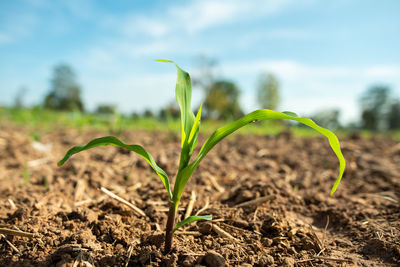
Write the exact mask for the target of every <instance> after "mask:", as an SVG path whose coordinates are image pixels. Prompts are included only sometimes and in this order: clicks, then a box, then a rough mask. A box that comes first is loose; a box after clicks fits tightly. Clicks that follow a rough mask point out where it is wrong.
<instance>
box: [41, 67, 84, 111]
mask: <svg viewBox="0 0 400 267" xmlns="http://www.w3.org/2000/svg"><path fill="white" fill-rule="evenodd" d="M44 107H45V108H50V109H58V110H80V111H83V110H84V107H83V102H82V100H81V88H80V86H79V85H78V83H77V81H76V75H75V73H74V71H73V70H72V68H71V67H70V66H68V65H63V64H61V65H58V66H56V67H54V69H53V78H52V79H51V89H50V92H49V94H48V95H47V96H46V98H45V100H44Z"/></svg>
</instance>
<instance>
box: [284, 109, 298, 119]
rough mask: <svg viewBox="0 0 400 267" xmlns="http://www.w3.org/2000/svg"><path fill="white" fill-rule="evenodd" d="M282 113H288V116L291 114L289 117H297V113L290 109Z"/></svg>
mask: <svg viewBox="0 0 400 267" xmlns="http://www.w3.org/2000/svg"><path fill="white" fill-rule="evenodd" d="M282 113H283V114H286V115H289V116H291V117H296V118H298V117H299V115H297V114H296V113H294V112H291V111H283V112H282Z"/></svg>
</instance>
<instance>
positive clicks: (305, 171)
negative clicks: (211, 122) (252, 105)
mask: <svg viewBox="0 0 400 267" xmlns="http://www.w3.org/2000/svg"><path fill="white" fill-rule="evenodd" d="M103 135H104V133H101V132H96V131H78V130H72V129H71V130H65V131H55V132H52V133H48V134H45V135H43V136H42V137H41V139H40V142H37V141H33V139H32V138H30V137H29V135H28V132H27V131H26V130H24V129H23V128H17V127H14V126H2V128H1V130H0V181H1V183H0V201H1V205H0V227H1V228H7V229H12V230H15V231H23V232H27V233H31V234H34V235H35V237H33V238H32V237H20V236H15V235H13V234H8V235H2V236H1V240H0V255H1V256H0V266H79V265H81V266H83V265H85V266H90V265H93V266H195V265H198V266H398V265H399V264H400V230H399V229H400V205H399V201H400V197H399V196H400V194H399V192H400V146H399V144H397V143H396V142H395V141H393V140H390V139H382V138H372V139H368V140H366V139H359V138H357V139H348V140H343V141H342V149H343V152H344V155H345V158H346V159H347V170H346V173H345V176H344V178H343V181H342V183H341V185H340V186H339V189H338V191H337V192H336V194H335V195H334V197H330V196H329V192H330V189H331V187H332V185H333V182H334V180H335V178H336V175H337V173H338V163H337V159H336V158H335V156H334V154H333V152H332V151H331V150H330V148H329V145H328V144H327V142H326V141H325V140H324V139H322V138H303V139H301V138H295V137H292V136H291V135H281V136H277V137H262V136H238V135H237V136H234V137H232V138H229V139H227V140H225V141H223V142H221V143H220V144H219V145H218V146H217V147H216V149H215V150H213V151H211V152H210V155H209V156H208V157H206V158H205V159H204V161H203V162H202V164H201V165H200V167H199V168H198V170H197V171H196V172H195V174H194V176H193V178H192V180H191V181H190V182H189V184H188V186H187V188H186V191H185V193H184V195H183V197H182V205H181V207H182V209H181V210H180V211H179V219H181V218H182V217H183V216H184V214H185V212H186V207H187V205H188V203H189V201H190V199H191V196H192V193H191V192H192V191H194V192H195V194H196V199H197V201H196V202H195V204H194V208H193V211H192V214H196V213H198V212H200V213H201V214H212V215H213V221H212V222H201V221H199V222H198V223H196V224H191V225H188V226H186V227H185V228H183V229H182V230H179V231H177V232H176V236H175V239H174V245H173V247H174V248H173V251H172V253H170V254H168V255H163V253H162V249H163V242H164V240H163V230H164V227H165V224H166V219H167V218H166V215H167V214H166V213H167V209H168V206H167V203H168V196H167V195H166V193H165V189H164V188H163V185H162V183H161V182H160V181H159V180H158V177H157V175H156V174H155V173H153V172H152V170H151V169H150V167H149V166H147V165H146V162H145V161H143V160H142V159H140V158H139V157H137V156H136V155H133V154H131V153H130V152H127V151H125V150H122V149H118V148H115V147H106V148H101V149H93V150H90V151H87V152H85V153H82V154H79V155H76V156H74V157H72V158H71V160H70V161H69V162H68V163H67V164H66V166H64V167H62V168H58V167H57V166H56V162H57V161H58V160H59V159H61V157H62V156H63V154H64V152H65V151H66V150H67V149H68V148H70V147H71V146H73V145H77V144H84V143H86V142H87V141H89V140H91V139H92V138H95V137H100V136H103ZM171 136H173V134H171V133H162V132H144V131H135V132H131V133H123V134H122V136H121V139H122V140H124V141H126V142H127V143H132V144H133V143H136V144H142V145H143V146H144V147H145V148H146V149H147V150H148V151H149V152H150V153H151V154H152V155H153V156H154V158H155V159H156V160H157V162H158V163H159V165H160V166H161V167H162V168H164V169H165V170H166V172H167V173H168V175H169V176H170V177H174V175H175V173H174V171H175V170H176V165H177V164H178V161H179V153H178V151H179V146H180V143H179V138H171ZM202 141H204V138H200V142H202ZM101 187H104V188H106V189H108V190H110V191H112V192H113V193H114V194H116V195H118V196H119V197H122V198H123V199H125V200H127V201H129V202H131V203H133V204H134V205H135V206H136V207H138V208H139V209H140V210H142V211H144V215H145V216H143V215H141V214H140V213H138V212H137V211H135V210H133V209H131V208H129V207H127V206H126V205H123V204H122V203H120V202H118V201H116V200H115V199H113V198H111V197H109V196H108V195H106V194H105V193H104V192H103V191H101V190H99V189H100V188H101ZM11 246H13V247H14V248H12V247H11Z"/></svg>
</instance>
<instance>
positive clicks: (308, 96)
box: [221, 60, 400, 122]
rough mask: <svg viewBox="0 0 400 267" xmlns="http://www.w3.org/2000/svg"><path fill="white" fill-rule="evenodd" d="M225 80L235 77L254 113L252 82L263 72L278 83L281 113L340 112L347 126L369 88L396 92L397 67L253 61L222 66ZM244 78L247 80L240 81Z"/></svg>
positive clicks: (399, 69) (399, 73)
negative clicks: (383, 85) (382, 85)
mask: <svg viewBox="0 0 400 267" xmlns="http://www.w3.org/2000/svg"><path fill="white" fill-rule="evenodd" d="M221 67H222V69H223V70H224V72H225V73H226V75H225V76H227V77H236V81H237V82H239V85H240V87H241V88H242V89H243V98H242V103H243V105H244V107H245V108H246V110H247V111H250V110H251V109H254V108H255V107H256V106H257V104H256V99H255V83H252V82H249V81H255V80H256V78H257V76H258V75H259V74H260V73H262V72H269V73H273V74H275V75H276V76H277V77H278V79H279V81H280V82H281V87H282V95H283V97H282V98H283V103H282V105H281V109H282V110H292V111H296V112H298V113H299V114H303V115H304V114H307V115H309V114H311V113H313V112H315V111H317V110H321V109H325V108H340V109H341V110H342V111H343V119H344V121H346V122H349V121H351V120H356V119H357V116H358V103H357V101H358V98H359V96H360V94H361V93H362V92H363V91H364V90H365V89H366V88H368V87H369V86H371V85H373V84H376V83H379V82H385V83H386V84H388V85H389V86H391V87H393V89H394V90H395V91H397V92H399V89H400V65H386V66H375V65H373V66H362V67H350V66H325V65H322V66H321V65H310V64H303V63H300V62H296V61H292V60H255V61H247V62H230V63H229V64H222V66H221ZM244 77H247V78H246V80H243V79H244Z"/></svg>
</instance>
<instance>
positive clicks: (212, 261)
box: [203, 250, 225, 267]
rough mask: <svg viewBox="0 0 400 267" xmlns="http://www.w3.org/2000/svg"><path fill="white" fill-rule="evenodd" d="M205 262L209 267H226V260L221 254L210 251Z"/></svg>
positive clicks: (205, 257) (204, 259)
mask: <svg viewBox="0 0 400 267" xmlns="http://www.w3.org/2000/svg"><path fill="white" fill-rule="evenodd" d="M203 262H204V264H205V265H206V266H209V267H223V266H225V258H224V257H222V255H221V254H219V253H217V252H215V251H213V250H210V251H209V252H207V254H206V255H205V256H204V258H203Z"/></svg>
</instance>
